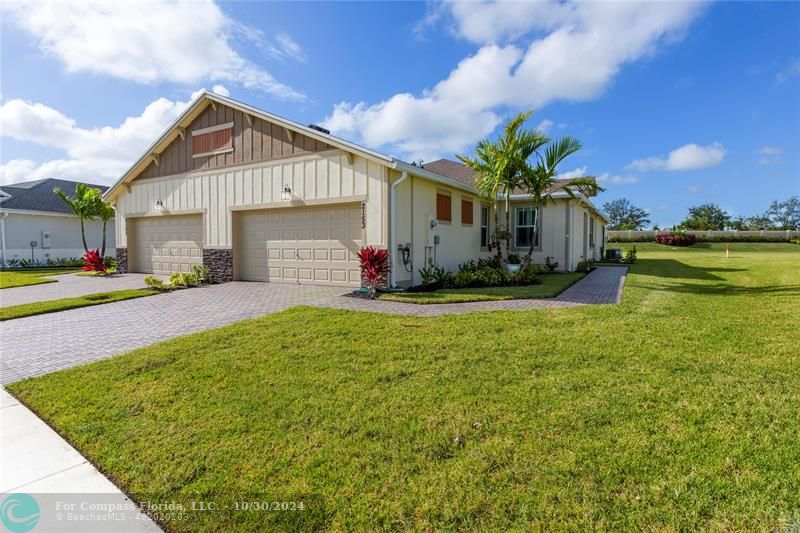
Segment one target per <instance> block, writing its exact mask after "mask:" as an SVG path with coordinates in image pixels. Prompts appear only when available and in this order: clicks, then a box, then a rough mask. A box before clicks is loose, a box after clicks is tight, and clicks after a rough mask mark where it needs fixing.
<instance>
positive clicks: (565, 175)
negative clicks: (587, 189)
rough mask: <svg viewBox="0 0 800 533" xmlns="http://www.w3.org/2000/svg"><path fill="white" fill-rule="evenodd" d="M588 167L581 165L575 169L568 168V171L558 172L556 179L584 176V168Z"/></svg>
mask: <svg viewBox="0 0 800 533" xmlns="http://www.w3.org/2000/svg"><path fill="white" fill-rule="evenodd" d="M588 168H589V167H587V166H582V167H578V168H576V169H575V170H570V171H568V172H562V173H560V174H559V175H558V179H562V180H571V179H575V178H582V177H584V176H586V170H587V169H588Z"/></svg>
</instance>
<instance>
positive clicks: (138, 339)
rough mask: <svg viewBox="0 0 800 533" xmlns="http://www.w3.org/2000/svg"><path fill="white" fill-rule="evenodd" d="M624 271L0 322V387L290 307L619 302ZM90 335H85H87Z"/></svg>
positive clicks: (128, 305)
mask: <svg viewBox="0 0 800 533" xmlns="http://www.w3.org/2000/svg"><path fill="white" fill-rule="evenodd" d="M626 272H627V269H626V268H624V267H598V268H597V269H596V270H594V271H593V272H591V273H589V275H587V276H586V277H585V278H583V279H582V280H580V281H578V282H577V283H575V284H574V285H572V286H571V287H570V288H568V289H567V290H566V291H564V292H563V293H561V295H559V296H558V297H556V298H547V299H538V300H501V301H491V302H472V303H459V304H429V305H420V304H410V303H401V302H381V301H374V300H373V301H371V300H364V299H361V298H352V297H348V296H344V295H343V292H344V291H345V290H344V289H342V288H341V287H323V286H313V285H288V284H278V283H248V282H231V283H225V284H223V285H211V286H205V287H199V288H195V289H187V290H182V291H176V292H171V293H165V294H159V295H156V296H148V297H147V298H137V299H135V300H126V301H122V302H115V303H110V304H104V305H97V306H93V307H84V308H81V309H73V310H70V311H63V312H59V313H50V314H46V315H37V316H31V317H26V318H19V319H15V320H8V321H5V322H0V346H1V347H2V350H1V351H0V353H1V354H2V355H1V356H2V359H0V383H3V384H6V383H12V382H14V381H19V380H21V379H24V378H28V377H32V376H37V375H40V374H46V373H48V372H53V371H55V370H60V369H62V368H68V367H71V366H76V365H81V364H86V363H90V362H92V361H97V360H99V359H104V358H106V357H111V356H114V355H118V354H121V353H125V352H128V351H130V350H133V349H136V348H141V347H144V346H149V345H151V344H155V343H157V342H160V341H164V340H168V339H171V338H174V337H180V336H182V335H187V334H189V333H196V332H198V331H203V330H207V329H212V328H217V327H221V326H225V325H227V324H231V323H233V322H237V321H239V320H244V319H247V318H255V317H257V316H261V315H265V314H268V313H274V312H277V311H282V310H284V309H287V308H289V307H293V306H296V305H310V306H316V307H330V308H337V309H350V310H355V311H369V312H381V313H390V314H402V315H411V316H439V315H445V314H454V313H470V312H479V311H515V310H525V309H554V308H567V307H574V306H577V305H586V304H597V303H606V304H613V303H617V302H619V298H620V295H621V293H622V287H623V283H624V280H625V275H626ZM92 331H97V332H99V333H97V334H94V335H91V334H88V333H87V332H92Z"/></svg>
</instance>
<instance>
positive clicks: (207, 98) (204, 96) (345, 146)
mask: <svg viewBox="0 0 800 533" xmlns="http://www.w3.org/2000/svg"><path fill="white" fill-rule="evenodd" d="M216 104H221V105H225V106H228V107H231V108H233V109H235V110H238V111H241V112H242V113H245V114H247V115H251V116H254V117H257V118H260V119H262V120H266V121H268V122H272V123H273V124H277V125H279V126H282V127H284V128H287V129H289V130H291V131H293V132H299V133H301V134H303V135H305V136H306V137H309V138H312V139H315V140H318V141H322V142H324V143H327V144H329V145H331V146H333V147H335V148H339V149H341V150H345V151H347V152H350V153H355V154H358V155H360V156H362V157H365V158H367V159H370V160H372V161H375V162H378V163H381V164H384V165H388V166H392V165H393V163H394V162H395V159H394V158H392V157H389V156H387V155H385V154H381V153H379V152H376V151H374V150H370V149H368V148H365V147H363V146H360V145H358V144H355V143H352V142H350V141H346V140H344V139H340V138H338V137H335V136H333V135H329V134H326V133H323V132H321V131H319V130H316V129H314V128H310V127H308V126H303V125H302V124H299V123H297V122H294V121H291V120H289V119H286V118H283V117H280V116H278V115H274V114H272V113H268V112H266V111H263V110H261V109H258V108H256V107H253V106H250V105H248V104H245V103H243V102H239V101H238V100H234V99H232V98H229V97H227V96H222V95H219V94H217V93H213V92H210V91H203V92H202V93H201V94H200V95H199V96H197V98H195V100H194V101H193V102H192V103H191V104H190V105H189V107H188V108H187V109H186V110H185V111H184V112H183V113H182V114H181V116H179V117H178V118H177V119H176V120H175V121H174V122H173V123H172V124H171V125H170V126H169V127H168V128H167V129H166V130H165V131H164V133H162V134H161V136H160V137H159V138H158V139H157V140H156V141H155V142H154V143H153V144H151V145H150V147H148V148H147V150H145V152H144V153H143V154H142V156H141V157H140V158H139V159H138V160H137V161H136V162H135V163H134V164H133V165H132V166H131V167H130V168H129V169H128V170H127V171H126V172H125V174H123V175H122V177H121V178H120V179H119V180H117V181H116V182H115V183H114V185H112V186H111V188H110V189H109V190H108V191H106V194H105V196H106V197H107V198H108V199H113V198H114V197H115V196H116V194H117V193H118V192H119V190H120V188H121V187H122V185H123V184H125V183H128V182H130V181H132V180H134V179H135V178H136V177H137V176H139V175H140V174H141V173H142V172H143V171H144V170H145V169H146V168H147V167H148V166H150V163H151V162H152V161H153V159H154V156H156V155H158V154H160V153H161V152H163V151H164V150H165V149H166V148H167V147H168V146H169V145H170V144H171V143H172V141H174V140H175V138H177V137H178V136H179V135H181V134H182V132H183V131H182V129H183V128H186V127H187V126H189V125H190V124H191V123H192V122H193V121H194V120H195V119H196V118H197V117H198V116H200V114H201V113H202V112H203V111H204V110H205V109H206V108H207V107H208V106H210V105H216Z"/></svg>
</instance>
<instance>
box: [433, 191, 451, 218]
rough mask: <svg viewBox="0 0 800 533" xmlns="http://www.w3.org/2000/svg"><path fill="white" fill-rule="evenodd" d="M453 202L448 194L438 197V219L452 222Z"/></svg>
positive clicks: (439, 194)
mask: <svg viewBox="0 0 800 533" xmlns="http://www.w3.org/2000/svg"><path fill="white" fill-rule="evenodd" d="M451 211H452V201H451V199H450V197H449V196H448V195H446V194H441V193H438V194H437V195H436V219H437V220H439V221H441V222H452V221H453V215H452V212H451Z"/></svg>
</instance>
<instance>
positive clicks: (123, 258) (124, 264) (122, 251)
mask: <svg viewBox="0 0 800 533" xmlns="http://www.w3.org/2000/svg"><path fill="white" fill-rule="evenodd" d="M117 272H118V273H120V274H125V273H127V272H128V249H127V248H117Z"/></svg>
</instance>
